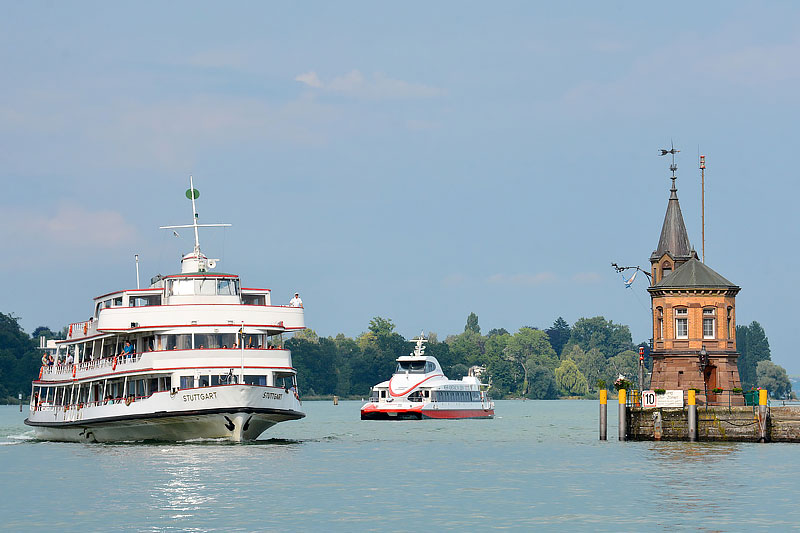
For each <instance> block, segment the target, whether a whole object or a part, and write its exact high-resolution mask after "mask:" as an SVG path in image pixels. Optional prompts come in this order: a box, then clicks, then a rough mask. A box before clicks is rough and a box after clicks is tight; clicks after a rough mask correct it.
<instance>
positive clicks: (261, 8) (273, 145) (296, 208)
mask: <svg viewBox="0 0 800 533" xmlns="http://www.w3.org/2000/svg"><path fill="white" fill-rule="evenodd" d="M0 8H2V17H0V76H1V77H0V80H1V83H0V184H2V190H3V195H2V197H0V224H2V232H0V235H1V237H0V239H1V242H0V249H2V250H3V260H2V262H0V272H2V273H3V274H4V276H5V283H4V285H5V288H4V290H3V291H2V293H0V311H3V312H13V313H15V314H16V315H18V316H21V317H22V325H23V326H24V327H25V328H26V329H27V330H28V331H29V332H30V331H32V330H33V328H35V327H36V326H38V325H47V326H50V327H52V328H60V327H62V326H63V325H65V324H67V323H68V322H72V321H78V320H85V319H86V318H88V316H89V314H90V313H91V309H92V307H91V298H92V297H94V296H97V295H99V294H102V293H104V292H109V291H111V290H116V289H121V288H130V287H134V286H135V274H134V272H135V271H134V263H133V254H134V253H137V252H138V253H139V254H140V256H141V268H142V277H143V279H149V278H150V276H152V275H154V274H156V273H159V272H160V273H171V272H174V271H176V270H177V269H178V261H179V258H180V255H181V253H183V252H186V251H189V250H190V248H191V241H190V239H189V238H188V237H189V233H188V232H185V233H184V235H183V236H182V238H180V239H177V238H175V237H174V236H172V235H171V234H169V233H168V232H166V231H163V230H158V229H157V226H158V225H163V224H175V223H185V222H187V221H188V220H189V216H190V209H189V206H188V205H187V204H188V200H186V199H185V197H184V196H183V194H184V191H185V189H186V188H187V182H188V175H189V174H190V173H191V174H193V175H194V176H195V180H196V182H195V183H196V186H197V188H198V189H199V190H200V191H201V197H200V200H199V211H200V218H201V221H205V222H229V223H232V224H233V227H232V228H230V229H227V230H210V231H208V232H207V233H206V234H205V236H204V237H203V238H202V244H203V248H204V251H205V252H206V253H207V254H208V255H209V256H211V257H220V258H222V262H221V263H220V265H219V267H218V269H219V270H222V271H225V272H236V273H239V274H241V276H242V278H243V280H244V282H245V285H247V286H255V287H269V288H272V289H273V301H274V302H278V303H280V302H288V300H289V298H290V297H291V294H292V293H293V292H294V291H295V290H297V291H299V292H300V293H301V296H302V297H303V300H304V302H305V304H306V320H307V324H308V325H309V326H310V327H312V328H313V329H314V330H316V331H317V332H318V333H320V334H322V335H335V334H336V333H339V332H343V333H345V334H347V335H351V336H352V335H357V334H358V333H360V332H361V331H363V330H365V329H366V327H367V324H368V321H369V319H370V318H371V317H373V316H375V315H381V316H384V317H388V318H391V319H392V320H394V321H395V323H396V324H397V326H398V330H399V332H400V333H402V334H404V335H406V336H411V335H413V334H416V333H418V332H419V331H420V330H423V329H424V330H426V331H431V330H432V331H435V332H437V333H438V334H439V336H440V338H441V337H443V336H444V335H446V334H449V333H458V332H460V331H463V327H464V323H465V321H466V317H467V315H468V314H469V313H470V312H471V311H474V312H476V313H477V314H478V315H479V317H480V324H481V327H482V329H483V331H484V332H486V331H488V330H489V329H491V328H494V327H505V328H506V329H508V330H510V331H514V330H516V329H518V328H519V327H521V326H524V325H535V326H539V327H547V326H549V325H550V324H552V322H553V320H554V319H555V318H556V317H558V316H559V315H561V316H563V317H564V318H565V319H566V320H567V321H568V322H570V324H571V323H573V322H574V321H575V320H576V319H578V318H580V317H582V316H595V315H603V316H605V317H606V318H609V319H612V320H614V321H615V322H621V323H624V324H628V325H629V326H630V327H631V330H632V332H633V335H634V340H635V341H637V342H638V341H641V340H645V339H648V338H649V337H650V336H651V332H650V313H649V298H648V294H647V292H646V283H643V281H644V280H641V281H642V282H637V284H636V285H635V287H634V289H632V290H626V289H625V288H624V286H623V284H622V282H621V279H620V276H619V275H618V274H616V273H614V272H613V270H612V269H611V267H610V263H611V262H612V261H616V262H619V263H624V264H639V265H642V266H647V265H648V264H649V263H648V258H649V256H650V253H651V252H652V251H653V249H654V248H655V246H656V245H657V242H658V235H659V231H660V228H661V223H662V220H663V216H664V211H665V209H666V205H667V198H668V195H669V193H668V189H669V179H668V175H669V172H668V170H667V167H668V164H669V161H668V160H667V159H666V158H660V157H657V156H656V151H657V149H658V148H661V147H664V146H668V145H669V143H670V140H674V142H675V145H676V147H678V148H680V149H681V150H682V152H681V153H680V154H679V158H678V165H679V170H678V174H679V179H678V194H679V197H680V199H681V205H682V208H683V213H684V216H685V218H686V224H687V227H688V229H689V232H690V238H691V239H692V244H693V245H695V247H696V248H697V249H698V250H699V248H700V176H699V171H698V170H697V152H698V146H699V149H700V151H701V152H702V153H704V154H706V155H707V158H708V170H707V172H706V182H707V183H706V223H707V224H706V262H707V264H708V265H709V266H711V267H712V268H714V269H715V270H717V271H718V272H719V273H721V274H722V275H724V276H725V277H727V278H728V279H730V280H731V281H733V282H735V283H737V284H739V285H741V286H742V287H743V289H742V292H741V293H740V296H739V298H738V306H737V312H738V322H739V324H747V323H749V322H750V321H752V320H758V321H759V322H761V323H762V325H763V326H764V328H765V329H766V332H767V334H768V336H769V339H770V344H771V346H772V352H773V360H775V361H777V362H778V363H779V364H782V365H784V366H785V367H786V368H787V370H789V371H790V373H798V372H800V361H798V357H797V356H796V355H795V353H794V348H793V346H794V343H793V341H792V340H791V339H792V338H793V337H792V335H790V333H791V332H792V331H794V330H795V329H796V328H797V324H796V321H797V312H796V310H795V309H794V308H793V307H792V304H791V303H792V302H793V301H795V300H796V295H795V294H793V293H792V292H790V291H792V290H793V289H794V286H795V283H793V277H792V276H793V275H794V270H795V267H792V265H797V264H798V262H799V260H800V252H798V250H797V247H796V243H797V242H798V223H797V218H796V208H795V203H796V198H797V194H798V189H799V188H798V186H797V182H796V177H795V175H796V165H797V155H796V153H797V148H796V145H797V144H798V124H799V123H800V120H798V119H800V113H799V112H798V111H799V110H798V106H799V105H800V104H798V102H799V101H800V100H799V99H798V94H800V31H799V30H800V4H796V3H780V2H772V3H769V4H757V3H752V2H747V3H741V2H728V1H726V2H702V3H698V2H669V3H664V2H660V3H651V4H646V3H644V4H643V3H641V2H623V3H619V2H587V3H583V4H581V3H576V2H540V3H535V2H499V3H498V2H484V3H476V2H463V1H458V2H403V3H399V4H390V3H384V2H294V3H288V2H285V3H266V2H254V3H247V2H237V3H225V4H224V5H223V4H219V3H215V4H207V3H202V2H186V3H180V2H169V3H163V2H157V3H142V2H136V3H128V4H122V3H113V2H97V3H85V2H84V3H82V2H70V3H62V2H10V1H3V2H0Z"/></svg>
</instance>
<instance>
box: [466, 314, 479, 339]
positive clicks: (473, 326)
mask: <svg viewBox="0 0 800 533" xmlns="http://www.w3.org/2000/svg"><path fill="white" fill-rule="evenodd" d="M464 331H473V332H475V333H477V334H478V335H480V334H481V327H480V326H479V325H478V315H476V314H475V313H470V314H469V316H468V317H467V325H466V326H464Z"/></svg>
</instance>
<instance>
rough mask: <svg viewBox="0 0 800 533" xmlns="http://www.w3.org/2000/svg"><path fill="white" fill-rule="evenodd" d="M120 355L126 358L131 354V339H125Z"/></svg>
mask: <svg viewBox="0 0 800 533" xmlns="http://www.w3.org/2000/svg"><path fill="white" fill-rule="evenodd" d="M120 355H122V356H123V357H128V358H130V357H132V356H133V345H132V344H131V341H125V347H123V348H122V353H121V354H120Z"/></svg>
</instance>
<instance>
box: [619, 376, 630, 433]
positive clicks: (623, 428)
mask: <svg viewBox="0 0 800 533" xmlns="http://www.w3.org/2000/svg"><path fill="white" fill-rule="evenodd" d="M627 392H628V391H627V390H625V389H620V390H619V440H622V441H624V440H626V439H627V437H628V431H627V420H626V416H625V415H626V407H625V395H626V393H627Z"/></svg>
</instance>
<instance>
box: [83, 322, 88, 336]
mask: <svg viewBox="0 0 800 533" xmlns="http://www.w3.org/2000/svg"><path fill="white" fill-rule="evenodd" d="M87 331H89V324H84V325H83V334H84V335H86V332H87Z"/></svg>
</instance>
